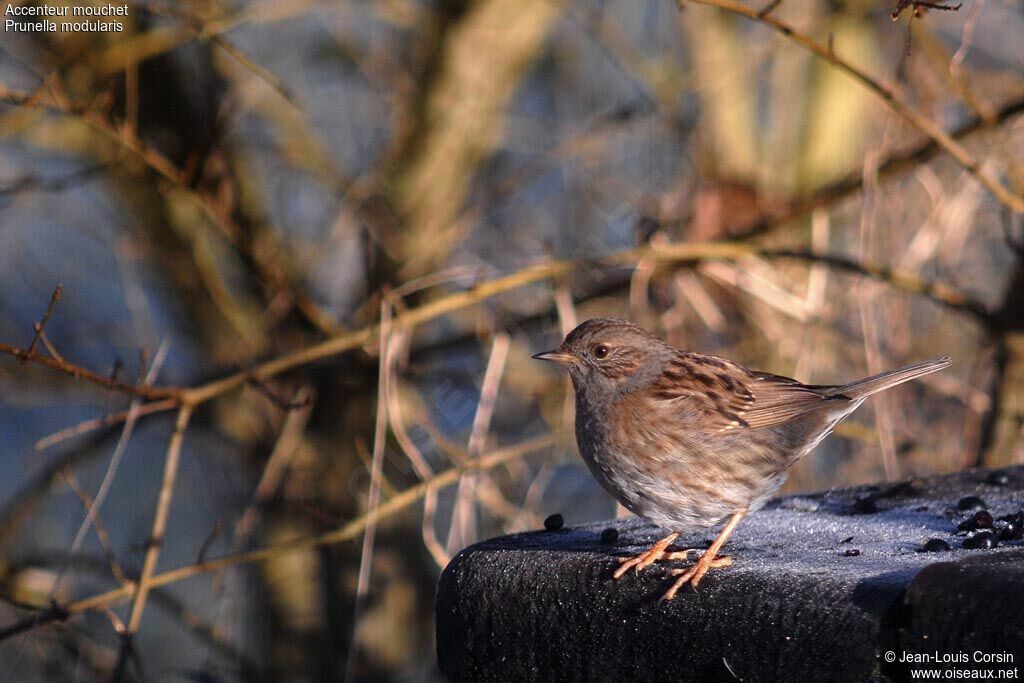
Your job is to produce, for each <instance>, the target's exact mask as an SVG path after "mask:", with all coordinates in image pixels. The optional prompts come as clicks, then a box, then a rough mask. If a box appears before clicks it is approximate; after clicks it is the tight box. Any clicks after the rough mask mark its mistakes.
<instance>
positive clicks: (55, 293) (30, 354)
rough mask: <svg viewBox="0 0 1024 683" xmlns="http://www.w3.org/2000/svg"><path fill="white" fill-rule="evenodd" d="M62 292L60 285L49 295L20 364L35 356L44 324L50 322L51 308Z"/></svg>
mask: <svg viewBox="0 0 1024 683" xmlns="http://www.w3.org/2000/svg"><path fill="white" fill-rule="evenodd" d="M63 290H64V288H63V287H62V286H61V285H57V287H56V288H55V289H54V290H53V294H51V295H50V303H49V304H47V306H46V311H44V312H43V318H42V320H40V321H39V322H37V323H36V324H35V325H33V326H32V327H33V328H34V329H35V332H36V333H35V335H34V336H33V337H32V343H31V344H30V345H29V347H28V351H26V352H25V357H24V358H21V359H20V360H21V362H22V363H24V362H26V361H28V360H31V359H32V358H34V357H35V355H36V349H37V348H38V347H39V340H40V339H41V338H42V336H43V329H44V328H45V327H46V323H48V322H50V316H51V315H53V308H54V307H55V306H56V305H57V302H58V301H60V294H61V292H62V291H63Z"/></svg>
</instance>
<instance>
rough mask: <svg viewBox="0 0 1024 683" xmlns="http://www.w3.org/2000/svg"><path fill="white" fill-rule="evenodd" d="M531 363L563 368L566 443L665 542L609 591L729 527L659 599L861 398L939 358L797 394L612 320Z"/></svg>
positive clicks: (712, 556)
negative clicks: (569, 403)
mask: <svg viewBox="0 0 1024 683" xmlns="http://www.w3.org/2000/svg"><path fill="white" fill-rule="evenodd" d="M534 358H537V359H540V360H547V361H554V362H556V363H560V364H561V365H563V366H565V367H566V368H567V369H568V370H569V374H570V376H571V377H572V384H573V388H574V389H575V393H576V442H577V444H578V445H579V450H580V455H582V456H583V460H584V461H585V462H586V463H587V466H588V467H589V468H590V471H591V473H592V474H593V475H594V477H595V478H596V479H597V480H598V481H599V482H600V483H601V485H602V486H604V488H605V489H606V490H607V491H608V492H609V493H610V494H611V495H612V496H613V497H614V498H615V499H616V500H618V501H619V502H620V503H622V504H623V505H624V506H625V507H626V508H627V509H629V510H630V511H631V512H634V513H636V514H637V515H640V516H641V517H644V518H646V519H647V520H649V521H651V522H653V523H654V524H656V525H658V526H660V527H663V528H665V529H669V530H671V531H672V533H670V534H669V535H668V536H666V537H665V538H663V539H661V540H660V541H658V542H657V543H655V544H654V545H653V546H651V548H650V549H649V550H647V551H646V552H643V553H640V554H639V555H637V556H635V557H627V558H622V559H621V560H620V561H621V562H622V566H620V567H619V568H618V570H617V571H616V572H615V574H614V577H615V578H616V579H617V578H619V577H621V576H622V575H623V574H625V573H626V572H627V571H629V569H631V568H635V569H636V571H637V572H639V571H640V570H642V569H644V568H645V567H647V566H649V565H651V564H653V563H654V562H657V561H660V560H675V559H685V558H686V556H687V554H688V553H690V552H696V551H695V550H693V549H690V550H685V551H681V552H669V551H668V548H669V546H670V545H671V544H672V543H673V542H674V541H675V540H676V539H677V538H678V537H679V535H680V533H681V532H683V531H689V530H692V529H696V528H703V527H709V526H712V525H714V524H717V523H719V522H721V521H722V520H724V519H726V518H728V522H727V523H726V525H725V528H723V529H722V532H721V533H720V534H719V535H718V537H717V538H716V539H715V541H714V542H713V543H712V544H711V545H710V546H709V547H708V549H707V550H706V551H705V552H704V554H703V555H702V556H701V557H700V559H699V560H698V561H697V563H696V564H694V565H693V566H691V567H687V568H684V569H675V570H673V571H672V574H673V575H674V576H678V577H679V578H678V579H676V581H675V583H674V584H673V585H672V587H671V588H669V590H668V592H666V593H665V596H664V599H666V600H671V599H672V598H673V597H675V594H676V592H677V591H678V590H679V589H680V588H681V587H682V586H684V585H686V584H687V583H690V585H691V586H693V587H694V588H696V586H697V584H698V583H700V581H701V579H702V578H703V577H704V575H705V574H707V572H708V570H710V569H712V568H716V567H724V566H728V565H729V564H731V563H732V561H731V559H730V558H729V557H717V555H718V552H719V550H721V548H722V546H723V545H725V542H726V540H727V539H728V538H729V534H731V533H732V531H733V530H734V529H735V528H736V525H737V524H738V523H739V521H740V519H742V518H743V515H745V514H747V513H748V512H750V511H751V510H757V509H758V508H760V507H761V506H763V505H764V504H765V502H766V501H767V500H768V499H769V498H770V497H771V495H772V494H773V493H775V491H777V490H778V488H779V487H780V486H782V483H783V482H784V481H785V480H786V470H788V469H789V467H790V466H791V465H793V463H795V462H796V461H797V460H799V459H800V458H802V457H803V456H804V455H806V454H807V453H809V452H810V451H811V449H813V448H814V447H815V446H817V445H818V443H819V442H820V441H821V440H822V439H823V438H825V436H826V435H827V434H828V433H829V432H831V431H832V429H833V428H834V427H835V426H836V425H837V424H838V423H839V421H840V420H842V419H843V418H845V417H846V416H847V415H849V414H850V413H852V412H853V411H854V410H855V409H856V408H857V406H859V405H860V404H861V403H863V402H864V399H866V398H867V397H868V396H871V395H872V394H875V393H878V392H879V391H882V390H884V389H888V388H889V387H892V386H895V385H897V384H900V383H902V382H906V381H908V380H911V379H914V378H916V377H920V376H921V375H926V374H928V373H930V372H935V371H936V370H941V369H942V368H945V367H947V366H948V365H949V364H950V362H951V361H950V359H949V358H938V359H935V360H927V361H923V362H921V363H915V364H913V365H908V366H907V367H904V368H900V369H898V370H890V371H889V372H883V373H882V374H880V375H875V376H874V377H868V378H867V379H862V380H858V381H856V382H851V383H850V384H845V385H842V386H824V385H808V384H801V383H800V382H798V381H796V380H794V379H789V378H788V377H780V376H778V375H772V374H769V373H766V372H757V371H755V370H748V369H747V368H745V367H743V366H741V365H737V364H736V363H733V362H732V361H728V360H725V359H724V358H716V357H715V356H705V355H702V354H699V353H692V352H689V351H680V350H679V349H676V348H674V347H672V346H670V345H669V344H667V343H665V342H664V341H662V340H661V339H659V338H658V337H656V336H654V335H653V334H651V333H650V332H647V331H646V330H644V329H642V328H640V327H637V326H636V325H633V324H632V323H628V322H626V321H624V320H616V319H614V318H595V319H593V320H588V321H586V322H585V323H583V324H581V325H580V326H579V327H577V328H576V329H574V330H573V331H572V332H570V333H569V334H568V336H566V338H565V341H563V342H562V345H561V346H560V347H559V348H558V350H556V351H549V352H547V353H539V354H537V355H536V356H534Z"/></svg>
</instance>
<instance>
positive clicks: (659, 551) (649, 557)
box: [612, 531, 689, 579]
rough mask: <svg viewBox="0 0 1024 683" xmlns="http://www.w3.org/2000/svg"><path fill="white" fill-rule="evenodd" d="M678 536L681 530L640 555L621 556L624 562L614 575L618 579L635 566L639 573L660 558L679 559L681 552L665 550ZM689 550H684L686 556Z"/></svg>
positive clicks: (621, 560)
mask: <svg viewBox="0 0 1024 683" xmlns="http://www.w3.org/2000/svg"><path fill="white" fill-rule="evenodd" d="M677 538H679V532H678V531H674V532H672V533H671V534H669V535H668V536H666V537H665V538H663V539H661V540H660V541H658V542H657V543H655V544H654V545H652V546H651V547H650V548H649V549H648V550H645V551H644V552H642V553H640V554H639V555H635V556H633V557H620V558H619V562H621V563H622V566H621V567H619V568H618V569H616V570H615V573H614V574H613V575H612V577H613V578H616V579H618V578H620V577H621V576H622V575H623V574H625V573H626V572H628V571H629V570H630V569H632V568H633V567H636V572H637V573H638V574H639V573H640V571H641V570H642V569H643V568H644V567H648V566H650V565H652V564H654V563H655V562H657V561H659V560H675V559H679V558H678V555H680V553H667V552H665V549H666V548H668V547H669V546H670V545H672V543H673V541H675V540H676V539H677ZM687 552H689V551H685V550H684V551H683V553H682V554H683V555H684V556H685V554H686V553H687Z"/></svg>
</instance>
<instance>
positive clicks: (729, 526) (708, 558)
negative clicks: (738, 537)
mask: <svg viewBox="0 0 1024 683" xmlns="http://www.w3.org/2000/svg"><path fill="white" fill-rule="evenodd" d="M745 514H747V511H746V510H744V511H742V512H734V513H733V515H732V516H731V517H730V518H729V521H728V522H727V523H726V525H725V528H724V529H722V533H720V534H718V538H716V539H715V542H714V543H712V544H711V546H710V547H709V548H708V549H707V550H705V551H704V554H703V555H701V558H700V559H699V560H697V564H695V565H693V566H692V567H687V568H685V569H673V570H672V575H673V576H678V577H679V578H678V579H676V582H675V583H673V584H672V587H671V588H669V589H668V591H666V593H665V595H664V597H663V598H662V599H663V600H671V599H672V598H674V597H676V593H678V592H679V589H680V588H682V587H683V586H685V585H686V584H687V583H689V584H690V585H691V586H693V588H694V590H696V588H697V584H698V583H700V581H701V579H703V578H704V575H705V574H707V573H708V572H709V571H711V570H712V569H717V568H719V567H728V566H729V565H731V564H732V558H731V557H717V555H718V551H719V550H721V549H722V546H723V545H725V542H726V541H727V540H729V535H730V534H732V532H733V530H734V529H736V525H737V524H739V523H740V520H741V519H743V515H745ZM670 543H671V541H670ZM652 550H653V548H652Z"/></svg>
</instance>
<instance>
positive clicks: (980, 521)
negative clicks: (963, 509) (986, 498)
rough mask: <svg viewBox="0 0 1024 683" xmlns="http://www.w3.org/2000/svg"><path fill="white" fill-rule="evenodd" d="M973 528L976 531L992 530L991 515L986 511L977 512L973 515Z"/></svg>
mask: <svg viewBox="0 0 1024 683" xmlns="http://www.w3.org/2000/svg"><path fill="white" fill-rule="evenodd" d="M974 526H975V528H977V529H991V528H992V513H991V512H989V511H988V510H978V511H977V512H975V513H974Z"/></svg>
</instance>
